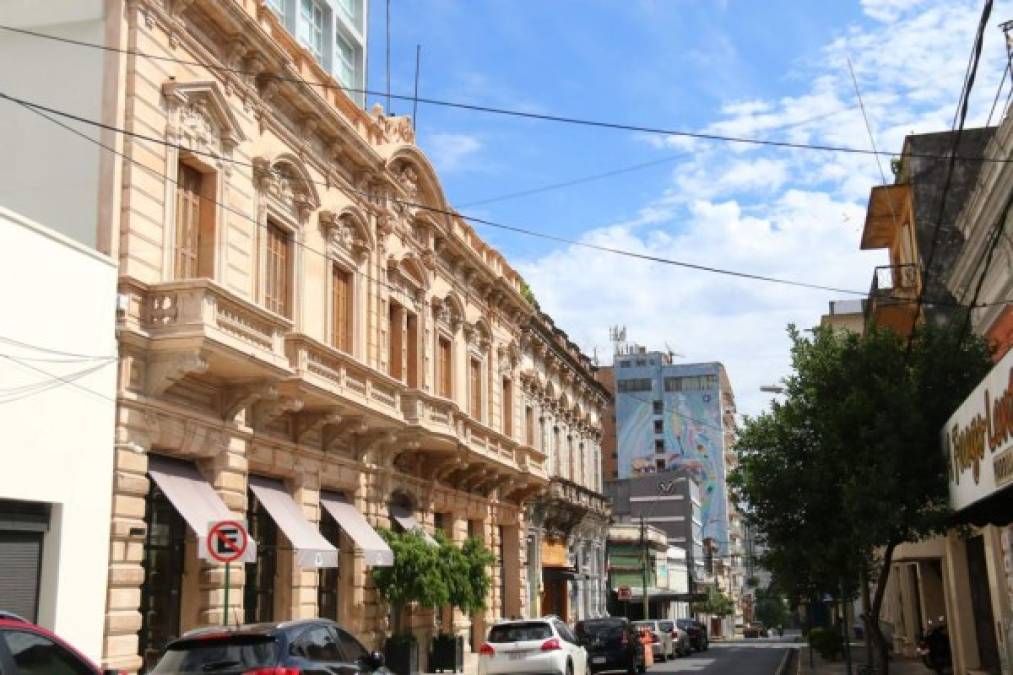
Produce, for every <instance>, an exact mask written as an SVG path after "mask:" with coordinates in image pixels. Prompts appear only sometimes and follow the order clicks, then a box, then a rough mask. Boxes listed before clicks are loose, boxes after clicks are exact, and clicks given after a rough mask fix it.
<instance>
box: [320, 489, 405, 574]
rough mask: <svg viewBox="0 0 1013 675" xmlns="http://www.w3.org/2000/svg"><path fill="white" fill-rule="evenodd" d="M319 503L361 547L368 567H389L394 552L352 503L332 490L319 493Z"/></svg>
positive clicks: (391, 563)
mask: <svg viewBox="0 0 1013 675" xmlns="http://www.w3.org/2000/svg"><path fill="white" fill-rule="evenodd" d="M320 505H321V506H322V507H324V508H325V509H327V513H329V514H331V517H333V518H334V520H335V521H337V523H338V525H340V526H341V530H342V531H343V532H344V533H345V534H347V535H348V536H349V537H351V538H352V541H354V542H355V543H356V545H357V546H358V547H359V548H361V549H362V557H363V559H364V560H365V561H366V564H367V565H369V566H370V567H390V566H391V565H393V564H394V552H393V551H391V550H390V546H388V545H387V542H385V541H384V540H383V537H381V536H380V535H379V534H377V532H376V530H374V529H373V527H372V526H371V525H370V524H369V522H367V521H366V518H365V517H364V516H363V515H362V514H361V513H359V510H358V509H356V508H355V506H354V505H353V504H350V503H349V502H348V501H347V500H346V499H345V498H344V497H342V496H341V495H339V494H336V493H333V492H321V493H320Z"/></svg>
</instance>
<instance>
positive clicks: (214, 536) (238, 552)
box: [207, 520, 250, 563]
mask: <svg viewBox="0 0 1013 675" xmlns="http://www.w3.org/2000/svg"><path fill="white" fill-rule="evenodd" d="M249 544H250V537H249V535H248V534H247V533H246V528H245V527H243V524H242V523H240V522H239V521H237V520H222V521H220V522H217V523H215V524H214V525H213V526H212V527H211V529H210V530H208V536H207V546H208V555H210V556H211V557H212V558H214V559H215V560H217V561H218V562H223V563H229V562H235V561H236V560H239V559H240V558H242V557H243V554H244V553H246V547H247V546H249Z"/></svg>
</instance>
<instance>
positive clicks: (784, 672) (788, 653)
mask: <svg viewBox="0 0 1013 675" xmlns="http://www.w3.org/2000/svg"><path fill="white" fill-rule="evenodd" d="M798 652H799V650H798V647H790V648H789V649H786V650H785V652H784V656H782V657H781V663H780V665H779V666H778V667H777V670H776V671H775V672H776V673H777V675H788V674H789V673H790V672H792V668H791V666H792V661H794V660H795V659H796V658H798ZM795 672H798V668H797V667H796V668H795Z"/></svg>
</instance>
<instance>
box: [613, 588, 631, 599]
mask: <svg viewBox="0 0 1013 675" xmlns="http://www.w3.org/2000/svg"><path fill="white" fill-rule="evenodd" d="M632 597H633V589H632V588H630V587H629V586H620V587H619V588H618V589H616V599H618V600H629V599H631V598H632Z"/></svg>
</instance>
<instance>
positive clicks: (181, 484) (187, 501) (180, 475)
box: [148, 455, 257, 562]
mask: <svg viewBox="0 0 1013 675" xmlns="http://www.w3.org/2000/svg"><path fill="white" fill-rule="evenodd" d="M148 475H149V476H151V479H152V480H153V481H155V484H156V485H158V487H159V489H160V490H161V491H162V492H163V493H164V494H165V496H166V498H167V499H168V500H169V501H170V502H172V505H173V506H174V507H175V508H176V510H177V511H178V512H179V515H181V516H183V520H185V521H186V522H187V525H189V526H190V529H191V530H193V531H194V534H196V535H197V555H198V556H199V557H200V558H202V559H204V560H210V559H211V558H210V556H208V551H207V533H208V523H210V522H213V521H219V520H234V517H233V515H232V513H231V512H230V511H229V507H227V506H225V502H223V501H222V498H221V497H219V496H218V493H217V492H215V489H214V488H213V487H211V485H210V483H208V482H207V481H206V480H205V479H204V476H202V475H201V474H200V472H199V471H198V470H197V467H196V466H194V465H193V463H191V462H184V461H181V460H178V459H169V458H168V457H161V456H159V455H148ZM256 559H257V545H256V543H254V542H252V541H251V542H250V543H249V546H248V547H247V549H246V553H245V554H244V556H243V562H253V561H255V560H256Z"/></svg>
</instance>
